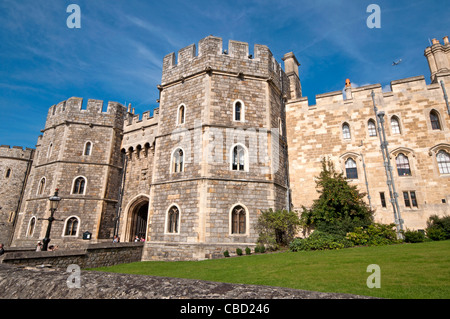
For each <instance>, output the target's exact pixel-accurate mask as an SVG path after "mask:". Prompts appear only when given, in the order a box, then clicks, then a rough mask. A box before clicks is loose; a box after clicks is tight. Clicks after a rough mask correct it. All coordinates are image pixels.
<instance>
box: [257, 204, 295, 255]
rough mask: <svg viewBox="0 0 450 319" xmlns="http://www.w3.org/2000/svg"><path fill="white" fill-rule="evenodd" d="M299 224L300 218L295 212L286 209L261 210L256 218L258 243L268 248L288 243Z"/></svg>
mask: <svg viewBox="0 0 450 319" xmlns="http://www.w3.org/2000/svg"><path fill="white" fill-rule="evenodd" d="M299 226H300V218H299V216H298V215H297V213H295V212H291V211H287V210H277V211H273V210H272V209H269V210H267V211H263V212H262V213H261V215H260V216H259V219H258V225H257V228H258V230H259V238H258V243H260V244H265V245H266V246H268V247H270V249H277V248H278V246H280V245H282V246H286V245H288V244H289V243H290V242H291V241H292V240H293V239H294V237H295V235H296V233H297V230H298V228H299Z"/></svg>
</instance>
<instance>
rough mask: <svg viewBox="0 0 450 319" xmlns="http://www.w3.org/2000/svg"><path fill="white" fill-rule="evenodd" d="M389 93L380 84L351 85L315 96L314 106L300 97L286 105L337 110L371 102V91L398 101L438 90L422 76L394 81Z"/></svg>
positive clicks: (305, 98) (391, 83)
mask: <svg viewBox="0 0 450 319" xmlns="http://www.w3.org/2000/svg"><path fill="white" fill-rule="evenodd" d="M390 88H391V90H390V91H383V87H382V86H381V84H379V83H378V84H369V85H364V86H360V87H355V88H353V87H351V85H348V86H346V88H345V93H344V92H343V91H334V92H327V93H322V94H317V95H316V96H315V97H316V104H314V105H309V104H308V98H307V97H302V98H300V99H296V100H292V101H289V102H288V104H294V103H295V104H297V103H298V104H299V105H301V107H302V108H304V109H316V108H322V107H326V108H329V107H333V108H339V107H341V106H342V105H344V104H346V105H347V106H349V107H350V106H351V105H352V104H355V103H358V102H361V101H366V100H372V91H373V92H374V93H375V95H376V96H380V97H381V96H382V97H383V98H387V99H389V98H395V99H398V98H399V97H401V96H404V95H405V94H408V92H410V93H414V92H419V91H420V92H426V91H430V90H435V89H440V86H439V84H438V83H431V84H429V85H427V83H426V82H425V78H424V76H415V77H409V78H405V79H400V80H394V81H391V82H390Z"/></svg>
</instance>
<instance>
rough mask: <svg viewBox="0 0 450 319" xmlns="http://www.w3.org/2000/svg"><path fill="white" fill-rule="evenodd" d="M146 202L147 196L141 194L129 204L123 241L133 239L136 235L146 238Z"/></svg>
mask: <svg viewBox="0 0 450 319" xmlns="http://www.w3.org/2000/svg"><path fill="white" fill-rule="evenodd" d="M148 203H149V200H148V197H144V196H141V197H139V198H137V199H135V200H134V201H133V203H132V204H131V205H130V206H129V208H128V217H127V227H126V232H125V238H124V241H134V238H135V237H136V236H138V237H139V238H144V239H146V237H145V236H146V233H147V219H148Z"/></svg>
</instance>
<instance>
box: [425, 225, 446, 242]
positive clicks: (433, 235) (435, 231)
mask: <svg viewBox="0 0 450 319" xmlns="http://www.w3.org/2000/svg"><path fill="white" fill-rule="evenodd" d="M427 236H428V238H430V239H431V240H445V239H447V236H446V233H445V231H444V230H443V229H442V228H437V227H434V228H427Z"/></svg>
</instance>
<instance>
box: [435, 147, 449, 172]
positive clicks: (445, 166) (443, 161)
mask: <svg viewBox="0 0 450 319" xmlns="http://www.w3.org/2000/svg"><path fill="white" fill-rule="evenodd" d="M436 159H437V163H438V167H439V173H441V174H450V155H449V154H448V153H447V152H446V151H439V152H438V153H437V155H436Z"/></svg>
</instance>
